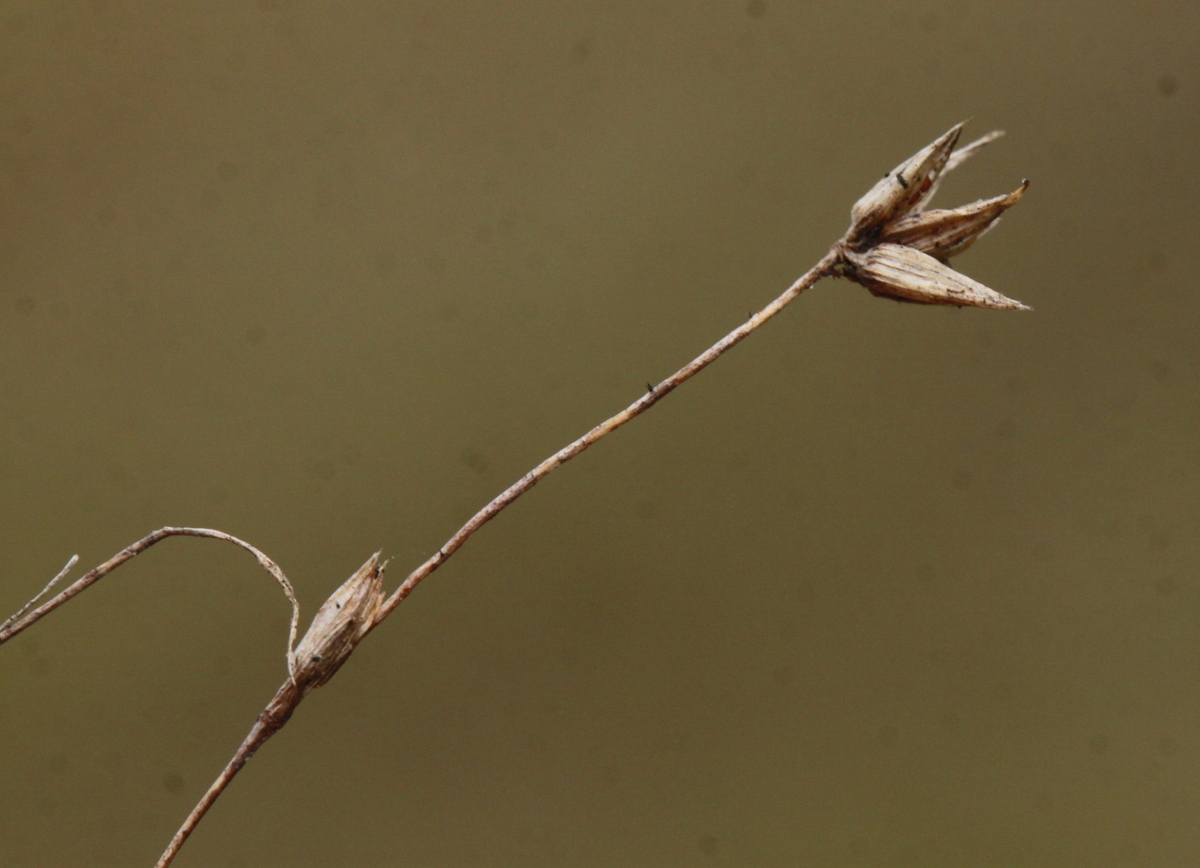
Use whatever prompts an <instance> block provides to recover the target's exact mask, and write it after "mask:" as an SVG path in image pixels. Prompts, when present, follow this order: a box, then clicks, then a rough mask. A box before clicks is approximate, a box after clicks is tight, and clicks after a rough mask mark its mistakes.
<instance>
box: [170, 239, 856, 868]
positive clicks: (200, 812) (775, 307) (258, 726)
mask: <svg viewBox="0 0 1200 868" xmlns="http://www.w3.org/2000/svg"><path fill="white" fill-rule="evenodd" d="M841 256H842V247H841V243H840V242H839V243H838V244H837V245H835V246H834V247H833V248H831V249H830V251H829V253H827V254H826V255H825V256H824V257H823V258H822V259H821V261H820V262H818V263H817V264H816V265H814V266H813V267H812V268H811V269H809V270H808V271H807V272H806V273H805V274H804V275H803V276H802V277H801V278H800V279H799V280H797V281H796V282H795V283H793V284H792V285H791V286H789V287H788V288H787V289H786V290H785V291H784V293H783V294H782V295H780V296H779V297H778V298H777V299H775V300H774V301H773V302H771V303H770V304H768V305H767V306H766V307H764V308H763V309H762V310H760V311H759V312H758V313H756V314H754V315H753V316H752V317H750V319H749V320H747V321H746V322H744V323H742V324H741V325H740V326H738V327H737V328H736V329H734V330H733V331H731V332H730V333H729V334H727V335H725V337H723V338H721V340H719V341H717V342H716V343H715V344H713V345H712V346H711V347H709V348H708V349H707V350H705V351H704V352H703V353H701V354H700V355H699V356H697V357H696V358H695V359H693V360H692V361H691V362H689V363H688V364H686V365H684V366H683V367H682V368H680V369H679V370H678V371H676V372H675V373H674V374H672V375H671V376H669V377H667V379H665V380H663V381H662V382H661V383H659V384H658V385H657V386H654V387H653V388H651V389H648V390H647V393H646V394H645V395H643V396H642V397H641V398H639V399H638V400H636V401H634V402H633V403H632V404H630V405H629V406H628V407H626V408H625V409H624V410H622V411H621V412H620V413H617V414H616V415H615V416H613V417H611V418H609V419H606V420H605V421H603V422H601V423H600V424H599V425H597V426H596V427H595V428H593V429H592V430H591V431H588V432H587V433H586V434H584V435H583V436H582V437H580V438H579V439H578V440H576V441H574V442H573V443H570V444H568V445H567V446H564V447H563V448H562V449H560V450H558V451H557V452H555V453H554V454H553V455H551V456H550V457H549V458H547V459H546V460H545V461H543V462H542V463H541V464H539V465H538V466H537V467H535V468H533V470H530V471H529V472H528V473H526V474H525V475H524V476H522V477H521V478H520V479H518V480H517V481H516V482H515V483H513V484H512V485H510V486H509V487H508V488H507V489H505V490H504V491H503V492H501V493H500V494H499V495H498V496H497V497H496V498H495V499H493V500H492V501H491V502H490V503H489V504H487V506H485V507H483V509H481V510H479V512H477V513H475V515H474V516H472V518H471V520H470V521H468V522H467V523H466V524H464V525H463V526H462V527H461V528H459V530H458V532H457V533H455V534H454V536H452V537H450V539H449V540H447V541H446V543H445V545H443V546H442V547H441V548H439V549H438V550H437V552H436V553H435V554H434V555H433V556H432V557H431V558H429V560H427V561H425V563H423V564H421V566H419V567H417V568H416V569H415V570H413V571H412V572H411V573H409V575H408V577H407V578H406V579H405V580H404V581H403V582H402V583H401V585H400V587H399V588H397V589H396V591H395V592H393V594H392V595H391V596H390V597H388V599H387V601H386V602H385V603H384V604H383V606H382V607H381V608H380V609H379V612H378V614H377V616H376V617H375V618H374V619H373V621H372V623H371V626H370V627H369V628H368V630H367V631H366V632H369V630H371V629H374V627H375V626H377V625H378V624H379V622H380V621H382V620H383V619H384V618H386V617H387V616H388V615H389V614H390V613H391V612H392V611H393V610H395V608H396V607H397V606H398V605H400V602H401V601H402V600H403V599H404V598H405V597H407V596H408V595H409V594H410V593H412V590H413V588H415V587H416V586H417V585H418V584H419V583H420V582H421V580H422V579H424V578H425V577H426V576H428V575H429V574H430V573H432V572H433V571H434V570H436V569H437V568H438V567H440V566H441V565H442V564H443V563H445V562H446V560H447V559H448V558H449V557H450V556H451V555H452V554H454V553H455V552H456V551H458V549H459V548H461V547H462V545H463V543H465V542H466V541H467V540H468V539H470V537H471V534H473V533H475V531H477V530H479V529H480V528H481V527H483V526H484V525H485V524H487V522H489V521H490V520H491V519H493V518H495V517H496V516H497V515H498V514H499V513H500V511H501V510H503V509H504V508H505V507H506V506H508V505H509V504H510V503H512V502H513V501H514V500H516V499H517V498H518V497H520V496H521V495H522V494H524V493H525V492H526V491H528V490H529V489H531V488H533V486H534V485H536V484H537V483H538V481H539V480H541V479H542V478H543V477H545V476H546V475H547V474H548V473H550V472H551V471H552V470H554V468H556V467H558V466H559V465H560V464H563V463H564V462H566V461H569V460H571V459H572V458H574V457H575V456H576V455H578V454H579V453H580V452H582V451H583V450H585V449H587V448H588V447H589V446H591V445H592V444H593V443H595V442H597V441H598V440H601V439H602V438H604V437H605V436H607V435H608V434H611V433H612V432H613V431H616V430H617V429H618V428H620V427H621V426H622V425H624V424H625V423H626V422H629V421H631V420H632V419H634V418H636V417H637V416H640V415H641V414H642V413H644V412H646V411H647V410H649V409H650V408H651V407H653V406H654V405H655V404H657V403H658V402H659V401H661V400H662V399H663V398H665V397H666V396H667V395H668V394H670V393H671V392H672V391H674V390H675V389H676V388H677V387H678V386H679V385H680V384H682V383H684V382H686V381H687V380H689V379H691V378H692V377H694V376H695V375H696V374H698V373H700V372H701V371H702V370H704V369H705V368H707V367H708V366H709V365H711V364H712V363H713V362H715V361H716V360H717V359H718V358H719V357H720V356H721V355H722V354H723V353H724V352H726V351H727V350H729V349H731V348H732V347H733V346H734V345H735V344H737V343H739V342H740V341H741V340H742V339H743V338H745V337H746V336H747V335H749V334H750V333H751V332H753V331H754V330H755V329H757V328H759V327H760V326H762V325H763V324H764V323H766V322H767V320H769V319H771V318H772V317H773V316H775V314H777V313H779V312H780V311H781V310H783V308H784V307H785V306H786V305H787V304H788V302H790V301H792V299H794V298H795V297H796V296H798V295H799V294H800V293H802V292H804V290H806V289H808V288H809V287H810V286H812V285H813V284H814V283H816V282H817V281H818V280H820V279H821V278H822V277H826V276H828V275H832V274H834V273H835V270H834V269H835V266H836V265H837V264H838V262H840V261H841ZM363 635H365V632H364V634H363ZM304 695H305V691H303V690H301V689H298V688H297V686H296V684H295V682H294V681H293V680H291V679H289V680H288V681H286V682H284V684H283V685H282V686H281V687H280V688H279V691H278V692H277V693H276V694H275V697H274V698H273V699H272V700H271V702H270V703H269V704H268V705H267V707H266V709H264V710H263V712H262V714H260V715H259V716H258V720H257V721H256V722H255V724H254V726H253V727H252V728H251V730H250V734H249V735H247V736H246V739H245V740H244V741H243V742H242V745H241V747H239V748H238V750H237V753H235V754H234V755H233V759H231V760H230V761H229V764H228V765H226V766H225V769H224V770H223V771H222V772H221V774H220V776H219V777H218V778H217V779H216V781H214V782H213V785H212V786H211V787H209V788H208V792H206V793H205V794H204V797H203V798H202V799H200V801H199V803H198V804H197V805H196V807H195V808H193V809H192V812H191V814H189V815H188V818H187V820H185V821H184V823H183V825H182V826H181V827H180V828H179V831H178V832H176V833H175V837H174V838H172V839H171V843H170V845H169V846H168V847H167V849H166V851H165V852H164V853H163V854H162V856H161V857H160V858H159V860H158V863H157V865H156V866H155V868H167V866H168V865H170V864H171V861H172V860H173V859H174V858H175V854H176V853H178V852H179V848H180V847H182V846H183V843H184V841H186V840H187V837H188V835H190V834H191V833H192V830H193V829H195V828H196V825H197V824H198V823H199V822H200V820H201V819H202V818H203V817H204V815H205V813H207V812H208V809H209V808H210V807H212V805H213V803H214V802H215V801H216V800H217V797H218V796H219V795H220V794H221V792H222V791H223V790H224V789H225V787H227V786H228V785H229V782H230V781H232V780H233V777H234V775H236V774H237V773H238V772H239V771H240V770H241V768H242V766H244V765H245V764H246V761H247V760H248V759H250V757H251V756H252V755H253V754H254V752H255V751H256V750H258V748H259V747H261V746H262V744H263V742H265V741H266V740H267V739H268V738H270V737H271V736H272V735H274V734H275V733H276V732H277V731H278V730H279V728H280V727H282V726H283V725H284V723H286V722H287V719H288V718H289V717H291V715H292V712H293V711H294V710H295V708H296V706H297V705H299V704H300V700H301V699H303V698H304Z"/></svg>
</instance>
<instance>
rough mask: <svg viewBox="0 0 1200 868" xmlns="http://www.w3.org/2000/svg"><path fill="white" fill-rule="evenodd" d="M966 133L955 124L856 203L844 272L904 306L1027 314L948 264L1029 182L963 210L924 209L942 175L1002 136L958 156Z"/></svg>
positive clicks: (986, 139)
mask: <svg viewBox="0 0 1200 868" xmlns="http://www.w3.org/2000/svg"><path fill="white" fill-rule="evenodd" d="M962 128H963V125H962V124H956V125H955V126H953V127H951V128H950V130H948V131H947V132H946V133H945V134H944V135H942V136H940V137H938V138H937V139H935V140H934V141H933V142H931V143H930V144H928V145H926V146H925V147H924V148H922V149H921V150H919V151H917V153H915V154H914V155H913V156H912V157H910V158H909V159H907V160H905V161H904V162H903V163H901V164H900V165H899V166H897V167H896V169H895V170H894V171H891V172H888V173H887V174H886V175H884V176H883V180H881V181H879V182H878V183H877V184H876V185H875V186H874V187H872V188H871V189H870V190H869V191H868V192H867V194H866V195H865V196H863V197H862V198H861V199H859V200H858V202H857V203H855V205H854V207H853V208H852V209H851V218H852V223H851V226H850V230H849V231H848V232H847V233H846V237H845V239H843V263H842V268H841V273H842V274H843V275H844V276H845V277H848V278H850V279H851V280H853V281H856V282H857V283H860V284H862V285H863V286H865V287H866V288H867V289H869V290H870V291H871V292H872V293H874V294H875V295H881V296H890V297H892V298H896V299H900V300H903V301H916V302H922V303H925V304H952V305H956V306H958V307H966V306H970V307H988V308H995V309H999V310H1028V309H1029V308H1028V307H1026V306H1025V305H1023V304H1021V303H1020V302H1019V301H1014V300H1013V299H1011V298H1007V297H1006V296H1004V295H1001V294H1000V293H998V292H996V291H995V290H992V289H989V288H988V287H986V286H984V285H983V284H981V283H979V282H977V281H974V280H972V279H971V278H969V277H967V276H966V275H963V274H960V273H959V272H957V271H955V270H954V269H952V268H951V267H950V266H949V264H948V263H949V260H950V257H952V256H955V255H957V254H959V253H962V252H963V251H964V250H966V249H967V248H968V247H970V246H971V245H972V244H974V243H975V242H976V241H978V240H979V239H980V238H981V237H983V235H984V234H985V233H986V232H987V231H988V230H989V229H990V228H991V227H992V226H993V225H995V223H996V221H997V220H999V219H1000V215H1001V214H1003V213H1004V212H1005V211H1007V210H1008V209H1009V208H1011V207H1012V206H1013V205H1015V204H1017V202H1018V201H1020V199H1021V196H1023V195H1024V194H1025V190H1026V189H1027V188H1028V187H1029V182H1028V181H1022V182H1021V186H1020V187H1018V188H1017V189H1016V190H1014V191H1013V192H1011V193H1009V194H1007V195H1005V196H996V197H994V198H991V199H981V200H980V201H978V202H972V203H971V204H969V205H964V206H962V207H961V208H953V209H942V210H931V211H926V210H923V209H924V208H925V206H926V205H927V204H928V202H929V200H930V198H931V197H932V196H933V193H934V192H935V191H936V189H937V186H938V184H939V183H940V181H941V178H942V177H943V175H944V173H945V172H947V171H949V170H950V169H953V168H954V167H955V166H957V165H959V164H961V163H962V162H963V161H964V160H966V159H967V158H968V157H970V156H971V155H973V154H975V153H976V152H977V151H979V149H980V148H981V147H982V146H983V145H985V144H987V143H988V142H990V141H992V140H994V139H996V138H998V137H999V136H1000V135H1001V133H1000V132H993V133H989V134H988V135H986V136H984V137H983V138H981V139H979V140H977V141H975V142H972V143H971V144H969V145H967V146H966V147H963V148H960V149H959V150H957V151H955V150H954V145H955V144H956V143H957V142H958V137H959V134H960V133H961V132H962Z"/></svg>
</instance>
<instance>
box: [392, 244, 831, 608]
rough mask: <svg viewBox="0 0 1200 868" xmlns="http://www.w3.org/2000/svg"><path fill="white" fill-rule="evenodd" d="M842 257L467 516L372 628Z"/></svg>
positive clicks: (821, 265)
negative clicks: (480, 533)
mask: <svg viewBox="0 0 1200 868" xmlns="http://www.w3.org/2000/svg"><path fill="white" fill-rule="evenodd" d="M841 258H842V246H841V242H839V243H838V244H836V245H834V247H832V248H831V249H830V251H829V252H828V253H826V254H825V256H824V257H823V258H822V259H821V261H820V262H818V263H817V264H816V265H814V266H813V267H812V268H810V269H809V270H808V271H807V272H805V273H804V275H803V276H801V277H800V278H799V279H798V280H797V281H796V282H795V283H793V284H792V285H791V286H789V287H788V288H787V289H786V290H785V291H784V293H783V294H782V295H780V296H779V297H778V298H777V299H775V300H774V301H773V302H771V303H770V304H768V305H767V306H766V307H764V308H763V309H762V310H760V311H759V312H758V313H756V314H754V315H753V316H752V317H750V319H748V320H747V321H746V322H744V323H742V324H741V325H740V326H738V327H737V328H735V329H734V330H733V331H731V332H730V333H729V334H727V335H725V337H723V338H721V339H720V340H719V341H717V342H716V343H715V344H713V345H712V346H711V347H709V348H708V349H707V350H705V351H704V352H703V353H701V354H700V355H698V356H697V357H696V358H695V359H693V360H692V361H691V362H689V363H688V364H686V365H684V366H683V367H682V368H680V369H679V370H678V371H676V372H675V373H674V374H672V375H671V376H669V377H667V378H666V379H665V380H663V381H662V382H661V383H659V384H658V385H657V386H654V387H653V388H648V389H647V392H646V394H645V395H643V396H642V397H640V398H638V399H637V400H636V401H634V402H633V403H632V404H630V405H629V406H628V407H626V408H625V409H624V410H622V411H621V412H620V413H617V414H616V415H615V416H612V417H611V418H609V419H605V420H604V421H603V422H601V423H600V424H599V425H597V426H596V427H595V428H593V429H592V430H591V431H589V432H587V433H586V434H584V435H583V436H582V437H580V438H579V439H578V440H576V441H574V442H573V443H570V444H568V445H566V446H564V447H563V448H562V449H560V450H558V451H557V452H555V453H554V454H553V455H551V456H550V457H549V458H547V459H546V460H545V461H543V462H542V463H541V464H539V465H538V466H537V467H535V468H533V470H530V471H529V472H528V473H526V474H525V475H524V476H522V477H521V478H520V479H518V480H517V481H516V482H514V483H513V484H512V485H510V486H509V487H508V488H506V489H505V490H504V491H503V492H501V493H500V494H499V495H498V496H497V497H496V498H495V499H494V500H492V502H491V503H489V504H488V505H487V506H485V507H484V508H483V509H481V510H479V512H477V513H475V515H474V516H472V517H471V520H470V521H468V522H467V523H466V524H464V525H463V526H462V527H461V528H459V530H458V532H457V533H455V534H454V536H452V537H450V539H449V540H447V541H446V543H445V544H444V545H443V546H442V547H441V548H439V549H438V550H437V552H435V553H434V555H433V556H432V557H430V558H429V560H427V561H425V563H423V564H421V566H419V567H417V568H416V569H415V570H413V571H412V572H411V573H409V574H408V578H406V579H405V580H404V581H403V582H402V583H401V585H400V587H399V588H397V589H396V591H395V592H394V593H393V594H392V595H391V596H390V597H388V599H387V602H386V603H384V604H383V607H382V608H381V609H380V612H379V616H378V617H377V618H376V619H375V624H376V625H378V624H379V622H380V621H382V620H383V619H384V618H386V617H387V616H388V615H390V614H391V613H392V611H393V610H394V609H395V608H396V607H397V606H398V605H400V603H401V601H402V600H403V599H404V598H405V597H407V596H408V595H409V594H410V593H412V590H413V588H415V587H416V586H417V585H418V584H420V582H421V580H422V579H424V578H425V577H426V576H428V575H429V574H430V573H432V572H433V571H434V570H436V569H437V568H438V567H440V566H441V565H442V564H444V563H445V562H446V560H447V559H448V558H449V557H450V556H451V555H452V554H454V553H455V552H456V551H458V549H459V548H461V547H462V545H463V543H465V542H466V541H467V540H468V539H470V538H471V534H473V533H475V531H477V530H479V529H480V528H481V527H483V526H484V525H485V524H487V523H488V522H489V521H491V520H492V519H493V518H495V517H496V516H497V515H499V513H500V511H501V510H503V509H504V508H505V507H506V506H508V505H509V504H510V503H512V502H513V501H514V500H516V499H517V498H518V497H520V496H521V495H522V494H524V493H525V492H526V491H528V490H529V489H531V488H533V486H535V485H537V483H538V482H539V481H541V479H542V478H544V477H545V476H547V475H548V474H549V473H550V472H551V471H552V470H554V469H555V468H556V467H558V466H559V465H561V464H564V463H566V462H567V461H570V460H571V459H572V458H574V457H575V456H576V455H578V454H579V453H580V452H582V451H583V450H585V449H587V448H588V447H589V446H591V445H592V444H594V443H596V442H597V441H599V440H601V439H603V438H604V437H606V436H607V435H609V434H611V433H612V432H613V431H616V430H617V429H618V428H620V427H621V426H622V425H624V424H625V423H626V422H630V421H632V420H633V419H634V418H636V417H637V416H640V415H641V414H642V413H644V412H646V411H647V410H649V409H650V408H651V407H653V406H654V405H655V404H657V403H658V402H659V401H661V400H662V399H663V398H665V397H666V396H667V395H669V394H670V393H671V392H673V391H674V390H675V389H676V388H678V387H679V386H680V385H681V384H683V383H685V382H687V381H688V380H690V379H691V378H692V377H694V376H696V374H698V373H700V372H701V371H703V370H704V369H705V368H707V367H708V366H709V365H711V364H712V363H713V362H715V361H716V360H717V359H718V358H720V356H721V355H722V354H723V353H725V352H726V351H727V350H730V349H732V348H733V347H734V346H735V345H736V344H738V343H740V342H741V341H742V339H743V338H745V337H746V336H747V335H749V334H750V333H751V332H753V331H754V330H755V329H757V328H759V327H760V326H762V325H763V324H765V323H766V322H767V320H769V319H771V318H772V317H773V316H775V314H777V313H779V312H780V311H781V310H783V309H784V307H786V306H787V304H788V303H789V302H790V301H792V299H794V298H795V297H796V296H798V295H799V294H800V293H802V292H804V290H806V289H808V288H809V287H810V286H812V285H813V284H814V283H816V282H817V281H818V280H820V279H821V278H822V277H826V276H829V275H832V274H835V270H834V269H835V266H836V265H837V264H838V263H839V262H840V261H841Z"/></svg>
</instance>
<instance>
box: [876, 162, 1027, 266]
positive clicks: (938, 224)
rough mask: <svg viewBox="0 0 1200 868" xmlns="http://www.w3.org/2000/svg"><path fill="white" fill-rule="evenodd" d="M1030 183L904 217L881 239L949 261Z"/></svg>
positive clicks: (989, 226) (1009, 206) (975, 237)
mask: <svg viewBox="0 0 1200 868" xmlns="http://www.w3.org/2000/svg"><path fill="white" fill-rule="evenodd" d="M1028 187H1029V182H1028V181H1022V182H1021V186H1020V187H1018V188H1017V189H1015V190H1013V191H1012V192H1011V193H1009V194H1008V195H1006V196H996V197H995V198H992V199H980V200H979V201H978V202H972V203H971V204H970V205H963V206H962V207H961V208H954V209H947V210H935V211H922V212H920V213H919V214H911V215H909V216H908V217H902V218H901V219H899V220H896V221H894V222H892V223H889V224H888V225H887V226H885V227H884V228H883V232H882V234H880V236H879V240H880V241H881V242H892V243H895V244H903V245H905V246H906V247H911V248H913V249H914V250H919V251H921V252H922V253H928V254H929V255H930V256H932V257H933V258H934V259H940V260H942V261H943V262H945V261H946V260H947V259H949V258H950V257H951V256H954V255H956V254H959V253H962V252H963V251H964V250H966V249H967V248H968V247H970V246H971V245H972V244H974V243H975V242H976V241H978V240H979V239H980V238H982V237H983V235H984V233H985V232H987V231H988V230H989V229H991V228H992V225H993V224H994V223H995V222H996V221H997V220H999V219H1000V215H1001V214H1003V213H1004V212H1005V211H1007V210H1008V209H1009V208H1011V207H1012V206H1013V205H1016V204H1017V202H1019V201H1020V199H1021V196H1023V195H1024V194H1025V190H1026V189H1027V188H1028Z"/></svg>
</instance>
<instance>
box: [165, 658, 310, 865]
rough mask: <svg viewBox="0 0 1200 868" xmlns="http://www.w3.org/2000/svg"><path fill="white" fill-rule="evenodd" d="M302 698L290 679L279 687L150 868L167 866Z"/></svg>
mask: <svg viewBox="0 0 1200 868" xmlns="http://www.w3.org/2000/svg"><path fill="white" fill-rule="evenodd" d="M302 697H303V692H302V690H301V689H300V688H299V687H298V686H297V685H296V682H295V681H294V680H292V679H291V678H289V679H288V680H287V681H285V682H284V683H283V684H282V685H281V686H280V688H279V690H278V691H277V692H276V693H275V698H274V699H272V700H271V701H270V702H269V703H268V704H267V707H266V708H264V709H263V711H262V713H261V714H259V715H258V720H256V721H255V722H254V726H252V727H251V728H250V732H249V734H248V735H247V736H246V738H245V739H244V740H243V741H242V744H241V746H240V747H239V748H238V749H237V752H236V753H234V755H233V759H231V760H230V761H229V762H228V764H226V766H225V768H224V769H223V770H222V771H221V774H220V775H219V776H218V777H217V779H216V780H215V781H213V783H212V786H211V787H209V788H208V792H206V793H205V794H204V796H203V798H201V799H200V801H199V802H197V803H196V807H194V808H192V812H191V813H190V814H188V818H187V819H186V820H184V821H183V825H182V826H180V827H179V831H178V832H176V833H175V837H173V838H172V839H171V843H170V844H168V845H167V849H166V850H164V851H163V854H162V855H161V856H160V857H158V862H156V863H155V866H154V868H167V866H168V865H170V864H171V862H172V860H174V858H175V854H176V853H178V852H179V848H180V847H182V846H183V842H184V841H186V840H187V839H188V836H189V835H191V834H192V830H193V829H195V828H196V826H197V825H198V824H199V822H200V820H202V819H203V818H204V815H205V814H207V813H208V809H209V808H211V807H212V805H213V802H215V801H216V800H217V797H218V796H219V795H221V793H222V791H224V789H225V788H226V787H227V786H229V782H230V781H232V780H233V776H234V775H236V774H237V773H238V772H239V771H241V770H242V766H244V765H245V764H246V761H247V760H249V759H250V757H252V756H254V752H255V751H256V750H258V749H259V748H260V747H262V745H263V742H265V741H266V740H267V739H269V738H270V737H271V736H273V735H274V734H275V733H277V732H278V731H279V730H280V728H281V727H282V726H283V725H284V724H285V723H287V722H288V718H289V717H291V716H292V712H293V711H295V709H296V706H297V705H299V704H300V700H301V698H302Z"/></svg>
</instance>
